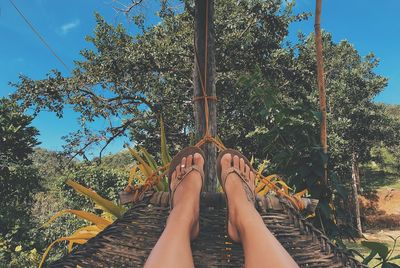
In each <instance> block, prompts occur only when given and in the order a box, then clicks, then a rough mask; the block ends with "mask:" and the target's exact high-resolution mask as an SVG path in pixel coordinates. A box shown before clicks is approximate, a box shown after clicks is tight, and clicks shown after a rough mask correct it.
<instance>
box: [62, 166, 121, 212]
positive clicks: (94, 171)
mask: <svg viewBox="0 0 400 268" xmlns="http://www.w3.org/2000/svg"><path fill="white" fill-rule="evenodd" d="M128 176H129V174H128V172H126V171H125V172H122V171H119V170H114V169H109V168H105V167H102V166H98V165H96V164H95V163H92V164H91V163H81V164H77V165H76V166H75V167H73V168H71V169H70V170H66V171H65V173H64V175H63V176H62V177H61V179H60V180H59V181H60V185H59V187H60V188H61V189H62V192H61V195H62V197H63V199H64V200H65V205H66V207H68V208H70V209H79V210H89V211H91V210H92V208H93V203H92V201H90V200H89V199H87V198H85V197H84V196H82V195H80V194H78V193H76V191H75V190H73V189H72V188H71V187H69V186H67V185H66V184H65V183H64V181H65V180H68V179H70V180H73V181H76V182H78V183H79V184H82V185H84V186H86V187H88V188H90V189H92V190H94V191H95V192H96V193H98V194H99V195H100V196H103V197H105V198H106V199H108V200H112V201H114V202H117V200H118V192H119V191H120V190H121V189H123V188H124V187H125V185H126V183H127V181H128Z"/></svg>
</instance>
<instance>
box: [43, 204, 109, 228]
mask: <svg viewBox="0 0 400 268" xmlns="http://www.w3.org/2000/svg"><path fill="white" fill-rule="evenodd" d="M68 213H71V214H74V215H76V216H78V217H79V218H82V219H84V220H87V221H90V222H91V223H94V224H96V225H97V226H98V227H99V228H101V229H104V228H105V227H107V226H108V225H110V224H111V223H112V221H109V220H107V219H104V218H102V217H99V216H97V215H95V214H93V213H90V212H87V211H82V210H73V209H65V210H61V211H59V212H57V213H56V214H55V215H54V216H53V217H51V219H50V220H48V221H47V222H46V223H45V224H43V227H46V226H48V225H49V224H50V223H52V222H53V221H54V220H56V219H57V218H59V217H61V216H63V215H65V214H68Z"/></svg>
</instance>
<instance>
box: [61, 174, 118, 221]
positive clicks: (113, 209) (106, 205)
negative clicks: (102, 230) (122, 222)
mask: <svg viewBox="0 0 400 268" xmlns="http://www.w3.org/2000/svg"><path fill="white" fill-rule="evenodd" d="M65 183H66V184H68V185H69V186H71V187H72V188H74V189H75V191H77V192H79V193H81V194H83V195H86V196H87V197H89V198H90V199H92V200H93V201H94V202H95V203H96V204H97V205H99V206H100V207H102V208H103V209H104V210H105V211H107V212H109V213H111V214H112V215H114V216H115V217H117V218H121V217H122V212H123V210H122V209H121V208H120V207H118V206H117V205H116V204H114V203H113V202H111V201H110V200H107V199H105V198H104V197H101V196H100V195H98V194H97V193H96V192H95V191H93V190H91V189H89V188H86V187H84V186H82V185H80V184H79V183H76V182H74V181H73V180H67V181H66V182H65Z"/></svg>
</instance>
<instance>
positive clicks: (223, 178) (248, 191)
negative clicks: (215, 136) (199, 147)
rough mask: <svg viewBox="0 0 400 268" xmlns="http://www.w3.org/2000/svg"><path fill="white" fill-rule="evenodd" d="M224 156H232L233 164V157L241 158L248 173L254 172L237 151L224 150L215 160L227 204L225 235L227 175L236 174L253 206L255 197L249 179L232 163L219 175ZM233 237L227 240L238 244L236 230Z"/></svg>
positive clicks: (247, 161) (238, 239)
mask: <svg viewBox="0 0 400 268" xmlns="http://www.w3.org/2000/svg"><path fill="white" fill-rule="evenodd" d="M226 154H231V155H232V162H233V157H234V156H235V155H236V156H238V157H239V159H240V158H242V159H243V160H244V163H245V164H246V165H247V166H249V167H250V171H253V172H254V170H253V168H252V166H251V164H250V161H249V160H248V159H247V158H246V157H245V156H244V155H242V154H241V153H240V152H239V151H237V150H233V149H226V150H223V151H222V152H220V153H219V155H218V158H217V170H218V171H217V172H218V173H217V174H218V179H219V183H220V184H221V186H222V189H223V190H224V193H225V197H226V204H227V205H226V208H227V214H226V230H227V233H228V223H229V206H228V195H227V194H226V190H225V184H226V179H227V177H228V175H229V174H232V173H236V174H237V175H238V176H239V178H240V179H241V182H242V185H243V188H244V190H245V193H246V196H247V199H248V200H249V202H251V203H252V204H253V205H255V202H256V195H255V192H254V190H252V188H253V189H255V187H254V186H253V187H251V185H250V180H249V178H246V176H245V174H243V173H242V172H241V171H240V169H238V168H235V167H233V163H232V162H231V167H230V168H228V169H226V170H224V172H223V174H221V173H222V167H221V159H222V157H223V156H224V155H226ZM228 236H229V233H228ZM235 236H236V237H237V238H233V237H230V236H229V238H230V239H231V240H232V241H234V242H236V243H240V235H239V233H238V231H237V230H236V235H235Z"/></svg>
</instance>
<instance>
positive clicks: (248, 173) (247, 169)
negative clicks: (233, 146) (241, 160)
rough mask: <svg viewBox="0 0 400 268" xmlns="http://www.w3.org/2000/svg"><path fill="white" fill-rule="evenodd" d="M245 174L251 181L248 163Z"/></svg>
mask: <svg viewBox="0 0 400 268" xmlns="http://www.w3.org/2000/svg"><path fill="white" fill-rule="evenodd" d="M244 174H245V176H246V180H247V181H249V180H250V167H249V166H248V165H246V166H245V168H244Z"/></svg>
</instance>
